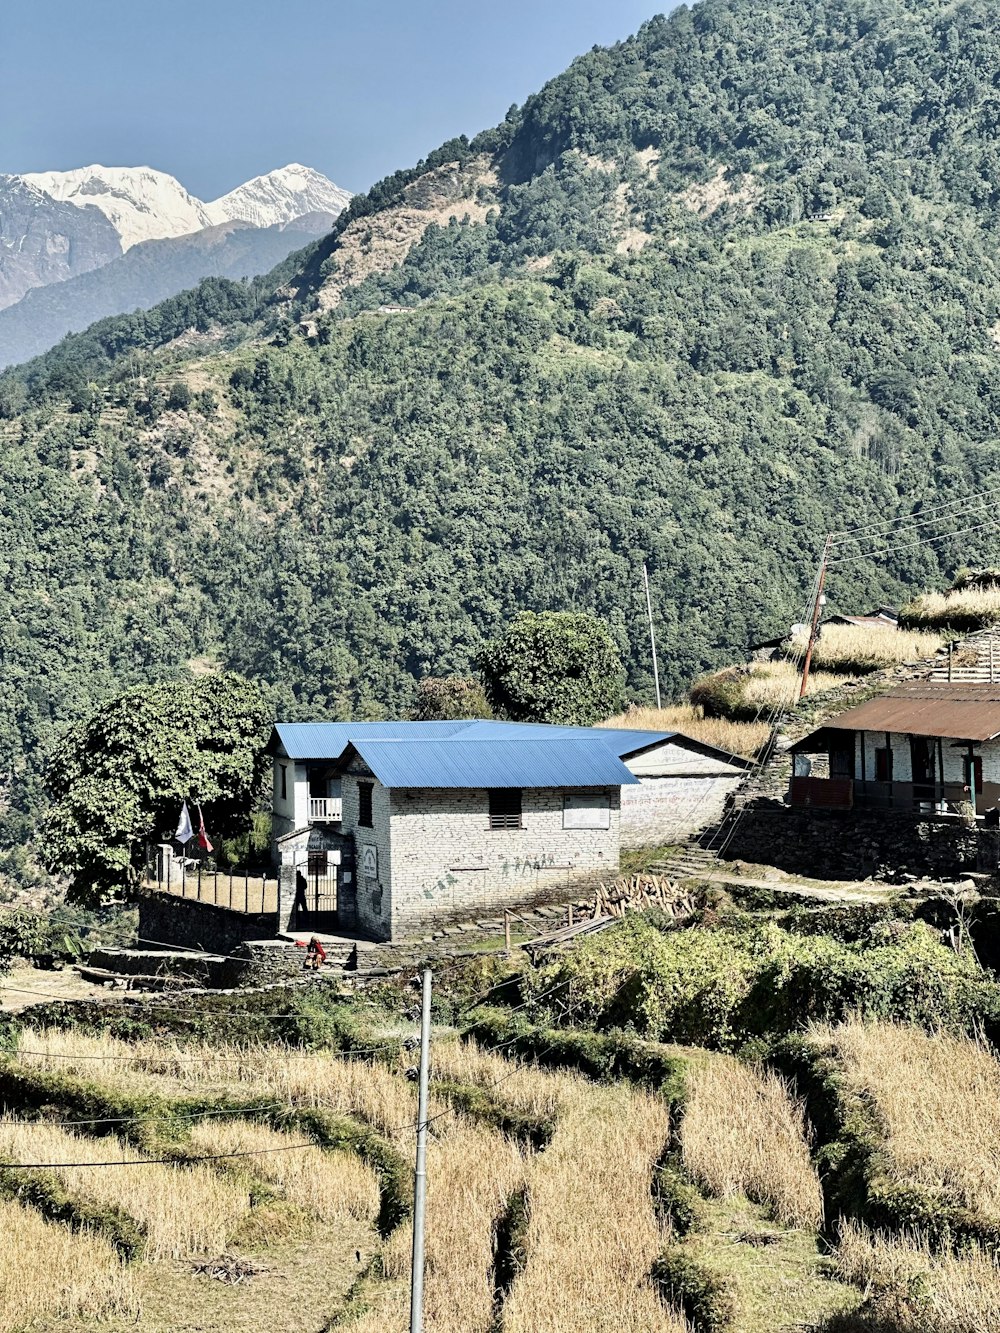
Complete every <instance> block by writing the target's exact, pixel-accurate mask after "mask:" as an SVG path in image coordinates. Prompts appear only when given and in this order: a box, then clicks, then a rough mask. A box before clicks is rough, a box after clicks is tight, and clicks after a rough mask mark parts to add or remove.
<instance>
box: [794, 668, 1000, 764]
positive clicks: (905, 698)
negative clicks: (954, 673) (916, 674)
mask: <svg viewBox="0 0 1000 1333" xmlns="http://www.w3.org/2000/svg"><path fill="white" fill-rule="evenodd" d="M820 730H821V731H827V730H835V731H891V732H896V733H897V734H903V735H907V734H908V735H911V736H944V737H950V738H951V739H953V740H967V741H989V740H993V739H994V738H995V737H996V736H1000V684H997V685H953V684H951V683H950V682H948V681H944V680H924V681H913V682H910V683H909V684H906V685H899V686H897V688H896V689H894V690H892V691H891V692H890V693H889V694H882V695H879V697H878V698H877V699H869V700H868V702H867V703H864V704H859V705H858V706H857V708H851V709H848V711H847V712H846V713H838V714H837V716H836V717H831V718H828V719H827V720H826V722H824V724H823V726H822V728H820ZM818 734H819V732H814V733H813V735H812V736H807V737H805V739H804V741H799V742H798V744H797V745H794V746H793V747H792V748H793V749H794V750H799V749H802V748H803V746H804V744H805V743H806V742H808V741H810V740H812V739H813V738H814V737H815V736H817V735H818Z"/></svg>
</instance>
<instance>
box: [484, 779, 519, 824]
mask: <svg viewBox="0 0 1000 1333" xmlns="http://www.w3.org/2000/svg"><path fill="white" fill-rule="evenodd" d="M520 827H521V791H520V789H519V788H516V787H500V788H497V789H496V790H493V791H491V792H490V828H491V829H504V828H520Z"/></svg>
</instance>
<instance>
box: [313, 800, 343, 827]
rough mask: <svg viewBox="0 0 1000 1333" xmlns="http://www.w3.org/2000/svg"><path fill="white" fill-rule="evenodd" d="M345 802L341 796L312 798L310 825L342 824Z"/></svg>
mask: <svg viewBox="0 0 1000 1333" xmlns="http://www.w3.org/2000/svg"><path fill="white" fill-rule="evenodd" d="M342 807H343V802H342V801H341V799H340V797H339V796H310V797H309V823H310V824H316V823H320V824H322V823H334V824H339V823H340V817H341V812H342Z"/></svg>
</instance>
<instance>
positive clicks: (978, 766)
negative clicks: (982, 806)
mask: <svg viewBox="0 0 1000 1333" xmlns="http://www.w3.org/2000/svg"><path fill="white" fill-rule="evenodd" d="M970 763H971V764H972V771H973V772H974V773H975V775H976V795H977V796H982V794H983V757H982V755H980V754H977V755H972V756H970V755H966V756H965V761H964V764H965V768H964V771H965V785H966V786H967V787H971V786H972V776H971V773H970V771H969V765H970Z"/></svg>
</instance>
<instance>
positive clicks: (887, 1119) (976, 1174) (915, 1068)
mask: <svg viewBox="0 0 1000 1333" xmlns="http://www.w3.org/2000/svg"><path fill="white" fill-rule="evenodd" d="M813 1033H814V1036H815V1038H816V1039H817V1040H819V1041H821V1042H822V1043H823V1044H824V1045H829V1046H830V1047H831V1048H832V1050H833V1052H834V1054H835V1055H836V1057H837V1059H838V1060H839V1061H840V1062H841V1063H842V1065H843V1067H844V1075H845V1078H846V1081H847V1086H848V1088H850V1089H852V1090H854V1091H855V1092H858V1093H860V1094H862V1095H864V1096H866V1097H867V1098H870V1099H871V1100H872V1101H873V1102H874V1106H875V1110H876V1114H877V1115H878V1118H879V1122H880V1124H881V1125H882V1126H883V1129H884V1133H885V1139H886V1147H887V1149H888V1151H889V1154H890V1156H891V1157H892V1160H893V1163H894V1166H895V1172H894V1174H895V1175H896V1177H897V1178H898V1179H899V1180H900V1182H901V1183H911V1184H917V1185H919V1186H920V1187H921V1188H922V1189H924V1190H925V1191H927V1192H928V1193H930V1194H932V1195H934V1194H939V1195H942V1196H947V1197H948V1198H951V1199H954V1200H955V1201H957V1202H959V1203H962V1204H964V1205H965V1206H966V1207H968V1208H971V1209H973V1210H974V1211H975V1212H976V1213H978V1214H980V1215H981V1216H983V1217H985V1218H987V1219H988V1220H990V1221H1000V1063H998V1062H997V1060H996V1059H995V1057H994V1056H993V1055H992V1054H991V1053H990V1052H989V1050H987V1048H986V1047H985V1046H982V1045H979V1044H977V1043H976V1042H975V1041H972V1040H969V1039H968V1038H963V1037H951V1036H947V1035H944V1034H937V1035H934V1036H929V1035H928V1034H927V1033H925V1032H923V1031H921V1030H920V1029H918V1028H911V1027H906V1026H904V1025H903V1024H892V1023H872V1024H866V1023H862V1022H860V1021H859V1020H856V1019H854V1020H851V1021H849V1022H847V1023H843V1024H841V1025H840V1026H838V1027H834V1028H830V1027H816V1028H814V1029H813Z"/></svg>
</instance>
